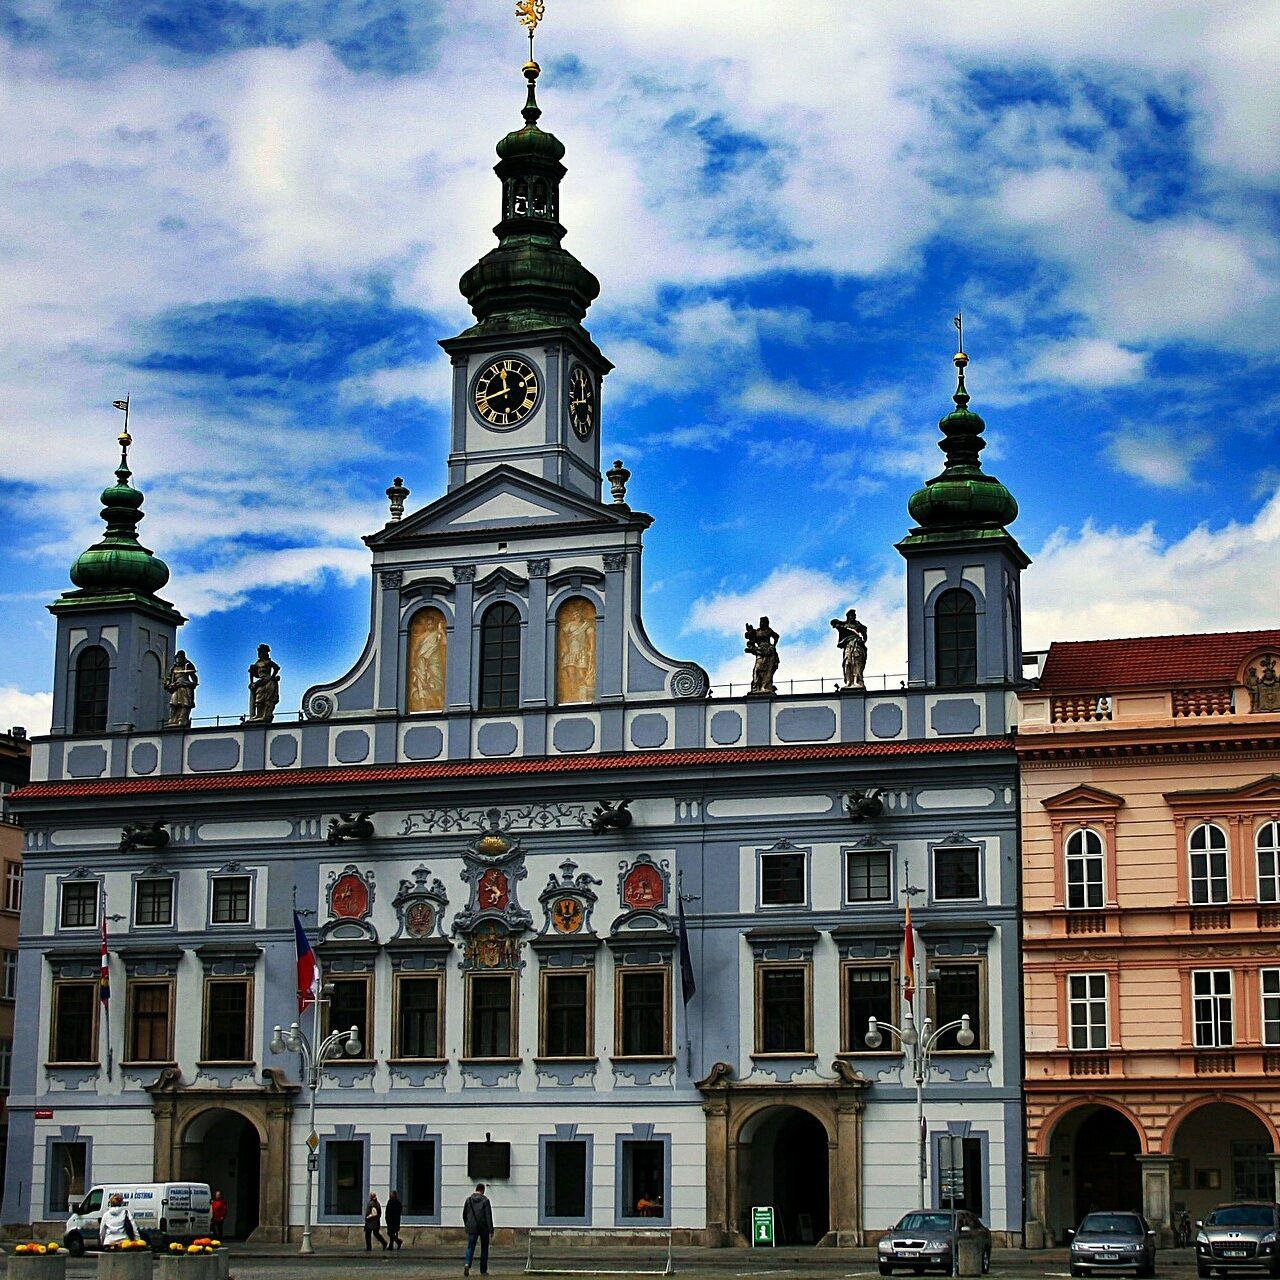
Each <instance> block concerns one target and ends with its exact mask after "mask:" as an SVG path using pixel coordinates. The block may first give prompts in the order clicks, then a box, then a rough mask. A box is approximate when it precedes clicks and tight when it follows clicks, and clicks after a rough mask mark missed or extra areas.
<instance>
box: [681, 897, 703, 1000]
mask: <svg viewBox="0 0 1280 1280" xmlns="http://www.w3.org/2000/svg"><path fill="white" fill-rule="evenodd" d="M676 915H677V917H678V919H679V921H680V994H681V995H682V996H684V1002H685V1004H688V1003H689V1001H690V1000H692V999H693V997H694V995H695V994H696V993H697V990H698V984H697V983H696V982H695V981H694V980H693V957H692V956H691V955H690V954H689V931H688V930H687V929H686V928H685V923H684V899H683V898H682V897H681V896H680V895H679V894H677V895H676Z"/></svg>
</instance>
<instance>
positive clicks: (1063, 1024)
mask: <svg viewBox="0 0 1280 1280" xmlns="http://www.w3.org/2000/svg"><path fill="white" fill-rule="evenodd" d="M1265 634H1266V633H1250V634H1249V642H1250V643H1252V644H1253V645H1254V647H1253V648H1252V649H1251V650H1250V651H1247V652H1245V655H1244V656H1243V657H1241V656H1240V651H1241V647H1242V645H1241V637H1240V636H1239V635H1237V636H1236V637H1235V638H1234V640H1235V642H1234V643H1227V642H1226V641H1224V643H1223V645H1222V646H1221V648H1220V650H1219V651H1218V652H1216V653H1206V654H1204V655H1203V659H1204V660H1203V669H1201V670H1199V671H1197V672H1196V673H1195V674H1196V675H1197V676H1198V678H1197V679H1196V680H1194V681H1192V680H1190V679H1189V678H1188V674H1189V673H1188V672H1187V671H1186V670H1184V669H1182V668H1183V667H1185V665H1186V664H1185V662H1183V663H1182V664H1181V665H1180V664H1179V663H1178V662H1177V661H1173V660H1172V659H1171V657H1170V654H1171V652H1172V648H1173V647H1176V646H1173V645H1172V642H1174V641H1177V640H1179V639H1183V638H1179V637H1167V638H1163V639H1157V640H1154V641H1143V640H1135V641H1130V642H1125V645H1126V646H1127V649H1122V648H1121V647H1120V646H1119V645H1118V642H1104V643H1105V646H1106V652H1103V651H1102V648H1101V646H1100V647H1099V651H1098V653H1097V654H1096V655H1091V654H1090V653H1089V652H1088V651H1087V650H1088V646H1087V645H1076V646H1055V647H1054V650H1051V651H1050V655H1049V659H1048V660H1047V661H1046V663H1045V667H1044V672H1045V679H1043V680H1042V682H1041V688H1040V689H1039V690H1038V691H1036V692H1028V693H1024V694H1022V695H1020V704H1021V705H1020V717H1019V720H1020V724H1019V729H1018V753H1019V764H1020V767H1021V787H1022V796H1021V802H1022V839H1023V852H1022V866H1023V888H1022V902H1023V913H1024V914H1023V960H1024V969H1025V983H1024V999H1025V1014H1026V1108H1027V1154H1028V1203H1027V1218H1028V1222H1029V1229H1028V1236H1029V1242H1031V1241H1034V1240H1035V1239H1037V1238H1038V1236H1039V1235H1040V1233H1041V1231H1043V1232H1044V1233H1045V1235H1046V1237H1047V1238H1048V1239H1050V1240H1057V1241H1058V1242H1061V1241H1062V1239H1063V1234H1064V1232H1065V1230H1066V1228H1067V1227H1071V1226H1075V1225H1076V1224H1077V1223H1078V1221H1079V1218H1080V1217H1081V1216H1082V1215H1083V1214H1084V1213H1085V1212H1086V1211H1088V1210H1089V1209H1091V1208H1093V1209H1103V1208H1131V1209H1140V1210H1141V1211H1143V1212H1144V1213H1145V1215H1146V1217H1147V1218H1148V1219H1149V1220H1150V1221H1151V1222H1152V1224H1153V1225H1155V1226H1157V1227H1158V1228H1159V1229H1161V1230H1162V1234H1163V1235H1164V1236H1165V1239H1166V1241H1167V1240H1168V1239H1169V1235H1170V1228H1171V1226H1172V1225H1173V1224H1174V1223H1175V1222H1176V1221H1177V1218H1178V1215H1179V1214H1180V1213H1181V1212H1183V1211H1185V1212H1187V1213H1188V1214H1189V1216H1190V1218H1191V1219H1192V1220H1194V1219H1195V1218H1197V1217H1203V1215H1204V1212H1205V1211H1207V1210H1208V1209H1209V1208H1211V1207H1212V1206H1213V1205H1214V1204H1217V1203H1221V1202H1222V1201H1224V1200H1230V1199H1234V1198H1242V1197H1256V1196H1261V1197H1263V1198H1265V1199H1273V1198H1276V1196H1277V1176H1278V1174H1280V900H1278V899H1280V776H1278V775H1280V686H1275V687H1274V689H1272V688H1270V687H1263V689H1262V692H1261V694H1259V693H1258V688H1259V686H1258V681H1257V676H1258V673H1259V671H1260V670H1264V671H1267V670H1269V669H1268V668H1266V667H1265V666H1261V667H1260V665H1259V662H1260V659H1261V658H1262V657H1263V656H1264V655H1265V654H1280V632H1277V633H1272V634H1273V635H1274V639H1271V638H1269V637H1268V638H1267V639H1266V640H1265V641H1264V643H1263V645H1262V647H1261V648H1259V647H1258V646H1257V643H1256V642H1257V639H1258V638H1259V636H1260V635H1265ZM1188 639H1189V638H1188ZM1200 648H1201V649H1204V648H1205V646H1200ZM1055 650H1069V651H1070V652H1069V653H1067V654H1064V655H1059V656H1060V657H1064V658H1070V659H1071V660H1070V661H1056V660H1055V652H1054V651H1055ZM1166 650H1168V651H1166ZM1095 656H1096V658H1097V659H1098V661H1097V662H1096V663H1095V662H1094V661H1093V658H1094V657H1095ZM1181 656H1182V657H1183V658H1187V657H1188V655H1187V654H1185V653H1184V654H1182V655H1181ZM1191 658H1193V659H1194V660H1195V661H1199V657H1197V655H1194V654H1193V655H1191ZM1104 659H1105V660H1104ZM1055 668H1056V675H1055V678H1054V679H1049V676H1050V675H1051V673H1053V672H1054V671H1055ZM1251 668H1252V674H1251V673H1250V671H1251ZM1095 671H1096V674H1093V672H1095ZM1171 673H1173V674H1172V675H1171ZM1175 677H1176V678H1177V679H1178V681H1179V683H1178V684H1174V683H1173V682H1172V681H1173V678H1175ZM1162 682H1163V685H1164V687H1161V685H1162ZM1246 682H1249V683H1252V684H1253V686H1254V689H1253V691H1251V690H1250V688H1248V687H1247V684H1246ZM1046 686H1047V687H1046ZM1077 686H1078V687H1077ZM1090 686H1092V687H1090ZM1269 708H1274V709H1269ZM1273 824H1274V825H1273Z"/></svg>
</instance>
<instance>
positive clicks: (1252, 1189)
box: [1231, 1138, 1276, 1200]
mask: <svg viewBox="0 0 1280 1280" xmlns="http://www.w3.org/2000/svg"><path fill="white" fill-rule="evenodd" d="M1270 1153H1271V1144H1270V1143H1269V1142H1255V1141H1252V1140H1250V1139H1247V1138H1245V1139H1236V1140H1235V1141H1233V1142H1232V1144H1231V1195H1232V1197H1233V1198H1234V1199H1236V1200H1270V1199H1271V1197H1272V1196H1273V1195H1275V1185H1276V1183H1275V1174H1273V1173H1272V1172H1271V1161H1270V1160H1268V1159H1267V1156H1268V1155H1270Z"/></svg>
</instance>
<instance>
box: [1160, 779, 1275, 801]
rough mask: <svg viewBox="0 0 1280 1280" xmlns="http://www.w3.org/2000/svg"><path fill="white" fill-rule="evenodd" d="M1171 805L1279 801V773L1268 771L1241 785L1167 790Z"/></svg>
mask: <svg viewBox="0 0 1280 1280" xmlns="http://www.w3.org/2000/svg"><path fill="white" fill-rule="evenodd" d="M1164 798H1165V799H1166V800H1167V801H1168V802H1169V803H1170V804H1171V805H1176V804H1191V805H1198V804H1201V803H1203V802H1204V801H1212V802H1216V803H1219V804H1220V803H1222V802H1223V801H1228V800H1230V801H1240V800H1261V801H1263V802H1267V803H1272V804H1274V803H1278V802H1280V774H1275V773H1269V774H1268V775H1267V776H1266V777H1265V778H1257V779H1255V780H1254V781H1253V782H1246V783H1245V784H1244V786H1242V787H1222V788H1217V789H1214V790H1198V791H1169V792H1166V793H1165V797H1164Z"/></svg>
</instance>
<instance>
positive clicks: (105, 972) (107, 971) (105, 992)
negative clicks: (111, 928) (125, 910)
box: [98, 906, 111, 1009]
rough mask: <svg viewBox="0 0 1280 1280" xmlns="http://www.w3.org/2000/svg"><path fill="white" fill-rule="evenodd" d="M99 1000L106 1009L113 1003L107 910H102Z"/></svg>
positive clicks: (104, 908)
mask: <svg viewBox="0 0 1280 1280" xmlns="http://www.w3.org/2000/svg"><path fill="white" fill-rule="evenodd" d="M98 999H99V1000H101V1001H102V1007H103V1008H104V1009H105V1008H106V1007H107V1006H108V1005H109V1004H110V1003H111V953H110V952H109V951H108V950H107V909H106V907H105V906H104V907H103V909H102V966H101V968H100V969H99V970H98Z"/></svg>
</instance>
